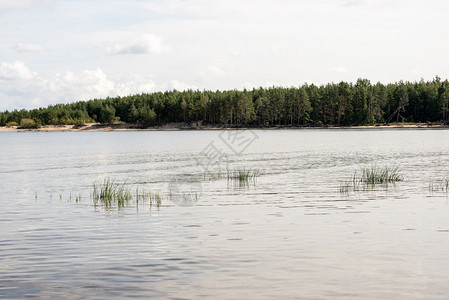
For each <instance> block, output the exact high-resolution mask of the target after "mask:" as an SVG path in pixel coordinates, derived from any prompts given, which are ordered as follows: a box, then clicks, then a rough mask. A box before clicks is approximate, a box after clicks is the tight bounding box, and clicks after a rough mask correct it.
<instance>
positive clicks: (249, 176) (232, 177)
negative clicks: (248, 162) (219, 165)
mask: <svg viewBox="0 0 449 300" xmlns="http://www.w3.org/2000/svg"><path fill="white" fill-rule="evenodd" d="M259 175H260V172H259V170H257V169H254V170H252V169H246V168H242V169H236V170H227V181H228V185H229V184H231V185H233V186H235V185H238V186H239V187H248V186H249V185H250V184H254V185H255V184H256V180H257V177H259Z"/></svg>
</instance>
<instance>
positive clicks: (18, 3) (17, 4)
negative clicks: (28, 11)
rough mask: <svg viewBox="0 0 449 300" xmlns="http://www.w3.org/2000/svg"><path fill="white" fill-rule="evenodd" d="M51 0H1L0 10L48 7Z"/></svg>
mask: <svg viewBox="0 0 449 300" xmlns="http://www.w3.org/2000/svg"><path fill="white" fill-rule="evenodd" d="M50 3H51V0H13V1H12V0H0V10H4V9H11V8H28V7H35V6H46V5H49V4H50Z"/></svg>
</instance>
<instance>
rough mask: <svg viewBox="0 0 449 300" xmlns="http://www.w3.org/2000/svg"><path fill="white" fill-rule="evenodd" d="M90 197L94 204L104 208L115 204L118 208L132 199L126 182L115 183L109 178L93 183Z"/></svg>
mask: <svg viewBox="0 0 449 300" xmlns="http://www.w3.org/2000/svg"><path fill="white" fill-rule="evenodd" d="M91 196H92V200H93V201H94V203H98V202H100V203H102V204H104V205H105V206H113V205H114V204H117V205H118V206H120V207H123V206H125V204H127V203H128V202H129V201H130V200H132V198H133V197H132V193H131V190H130V188H129V187H127V186H126V182H125V183H117V182H115V181H114V180H111V179H109V178H108V179H105V180H103V182H100V183H94V184H93V189H92V193H91Z"/></svg>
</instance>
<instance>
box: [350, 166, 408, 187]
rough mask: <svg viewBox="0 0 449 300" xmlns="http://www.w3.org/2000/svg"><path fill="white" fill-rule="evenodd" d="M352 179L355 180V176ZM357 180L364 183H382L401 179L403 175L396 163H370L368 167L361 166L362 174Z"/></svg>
mask: <svg viewBox="0 0 449 300" xmlns="http://www.w3.org/2000/svg"><path fill="white" fill-rule="evenodd" d="M355 176H356V175H354V177H355ZM354 180H357V178H354ZM359 180H360V182H362V183H366V184H383V183H393V182H398V181H402V180H403V176H402V175H401V173H400V171H399V166H397V165H394V166H384V167H379V166H377V165H372V166H370V167H363V168H362V175H361V177H360V178H359Z"/></svg>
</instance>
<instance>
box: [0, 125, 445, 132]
mask: <svg viewBox="0 0 449 300" xmlns="http://www.w3.org/2000/svg"><path fill="white" fill-rule="evenodd" d="M398 128H403V129H414V128H447V129H449V125H447V124H441V123H427V124H424V123H414V124H413V123H390V124H376V125H360V126H321V127H316V126H282V125H277V126H266V127H261V126H240V127H237V126H220V125H211V124H209V125H204V126H203V125H202V124H201V123H169V124H165V125H161V126H148V127H145V126H142V124H137V123H135V124H129V123H116V124H101V123H87V124H83V125H45V126H39V127H37V128H21V127H20V126H0V132H82V131H177V130H234V129H238V130H245V129H251V130H277V129H279V130H281V129H285V130H287V129H304V130H307V129H398Z"/></svg>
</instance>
